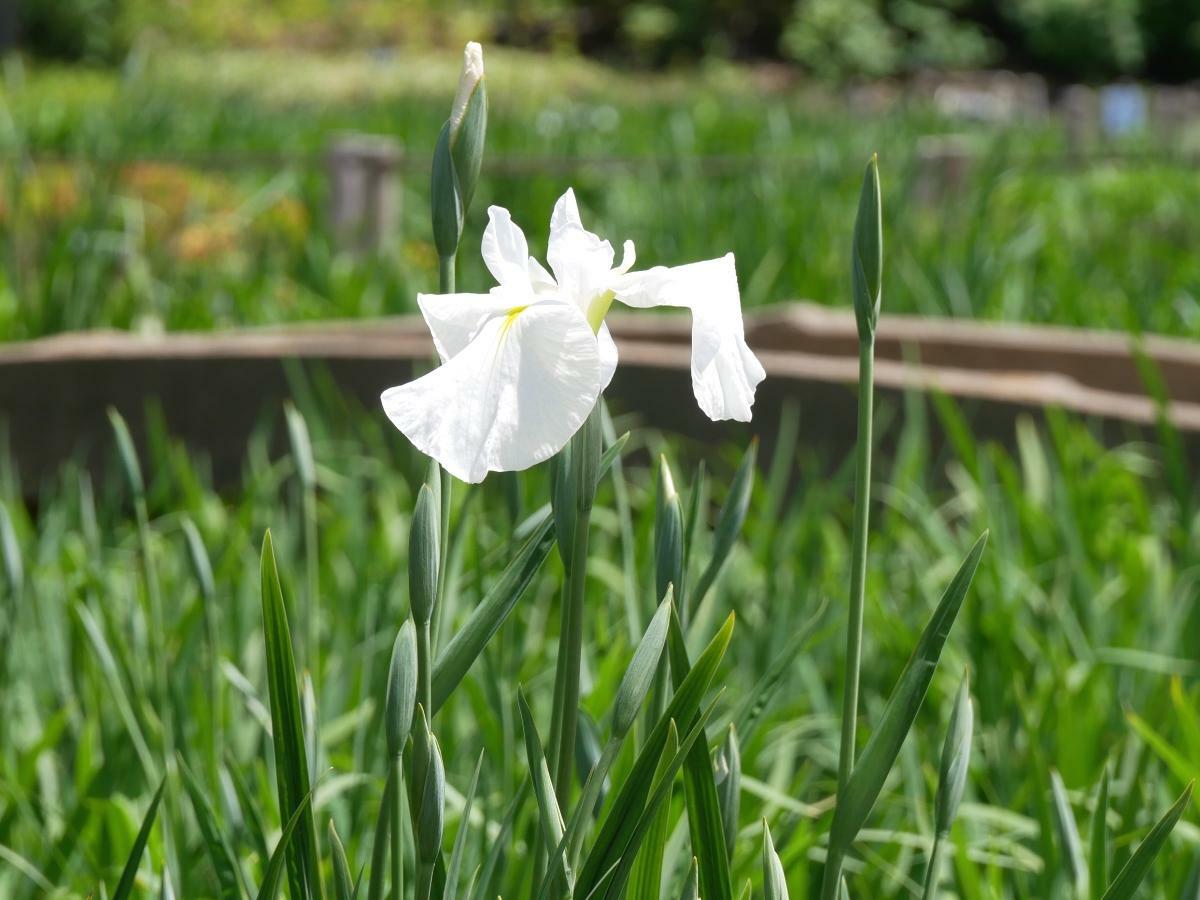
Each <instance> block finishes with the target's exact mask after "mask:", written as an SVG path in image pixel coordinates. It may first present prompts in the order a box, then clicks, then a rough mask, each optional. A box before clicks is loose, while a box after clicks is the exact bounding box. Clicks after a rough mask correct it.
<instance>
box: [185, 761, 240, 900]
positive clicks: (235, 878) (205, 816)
mask: <svg viewBox="0 0 1200 900" xmlns="http://www.w3.org/2000/svg"><path fill="white" fill-rule="evenodd" d="M178 762H179V772H180V774H181V775H182V776H183V786H184V788H185V789H186V790H187V793H188V798H189V799H190V800H191V801H192V810H193V811H194V812H195V813H196V824H197V825H198V826H199V827H200V836H201V837H202V838H203V839H204V846H205V849H207V851H208V858H209V860H211V861H212V865H213V870H214V871H215V872H216V873H217V884H218V885H219V886H220V891H221V894H220V896H221V897H225V898H229V897H234V898H236V897H243V896H246V895H248V894H249V891H248V889H247V888H246V884H245V882H244V881H243V876H242V870H241V867H240V866H238V861H237V857H236V856H235V855H234V852H233V846H232V845H231V844H230V843H229V838H228V837H226V835H225V833H224V831H222V829H221V826H220V824H219V823H218V822H217V814H216V812H215V811H214V810H213V808H212V804H211V803H209V802H208V798H207V797H205V796H204V789H203V788H202V787H201V786H200V782H199V781H197V780H196V776H195V774H193V772H192V770H191V769H190V768H188V765H187V763H186V762H184V761H183V758H182V757H179V758H178Z"/></svg>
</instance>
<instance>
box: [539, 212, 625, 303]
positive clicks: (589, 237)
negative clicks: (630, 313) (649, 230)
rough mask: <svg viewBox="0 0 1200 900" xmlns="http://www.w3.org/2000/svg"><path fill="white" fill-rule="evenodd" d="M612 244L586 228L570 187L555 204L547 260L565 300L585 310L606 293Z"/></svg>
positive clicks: (611, 259)
mask: <svg viewBox="0 0 1200 900" xmlns="http://www.w3.org/2000/svg"><path fill="white" fill-rule="evenodd" d="M614 256H615V254H614V253H613V248H612V244H610V243H609V242H608V241H606V240H603V239H601V238H600V237H598V236H597V235H595V234H592V233H591V232H590V231H588V230H587V229H585V228H584V227H583V224H582V223H581V222H580V220H579V206H578V204H576V202H575V192H574V191H573V190H571V189H570V188H568V189H567V192H566V193H565V194H563V195H562V196H561V197H560V198H559V199H558V202H557V203H556V204H555V205H554V214H553V215H551V217H550V240H549V243H548V245H547V249H546V259H547V261H548V262H549V263H550V268H551V269H552V270H553V272H554V277H555V278H556V279H558V285H559V288H560V289H561V291H562V294H563V296H564V297H567V298H570V299H572V300H574V301H575V303H576V304H577V305H579V306H580V307H581V308H582V309H584V310H585V311H586V308H587V306H588V304H589V303H591V301H592V300H594V299H595V298H596V297H597V296H599V295H600V294H602V293H603V292H604V291H605V290H606V289H607V287H608V282H609V281H610V280H611V277H610V276H611V273H612V268H613V258H614Z"/></svg>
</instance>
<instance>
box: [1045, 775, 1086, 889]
mask: <svg viewBox="0 0 1200 900" xmlns="http://www.w3.org/2000/svg"><path fill="white" fill-rule="evenodd" d="M1050 793H1051V797H1052V799H1053V800H1054V804H1053V807H1052V808H1053V810H1054V829H1055V831H1056V832H1058V847H1059V853H1060V855H1061V857H1062V862H1063V867H1064V868H1065V869H1066V870H1067V877H1068V878H1069V879H1070V880H1071V882H1072V884H1074V885H1075V894H1076V896H1079V897H1082V896H1084V895H1085V894H1086V893H1087V864H1086V863H1085V862H1084V860H1083V844H1082V843H1081V842H1080V840H1079V828H1078V826H1077V825H1076V824H1075V814H1074V813H1073V812H1072V811H1071V801H1070V800H1069V799H1068V798H1067V789H1066V787H1065V786H1064V785H1063V781H1062V777H1061V776H1060V775H1059V774H1058V772H1057V771H1056V770H1055V769H1051V770H1050Z"/></svg>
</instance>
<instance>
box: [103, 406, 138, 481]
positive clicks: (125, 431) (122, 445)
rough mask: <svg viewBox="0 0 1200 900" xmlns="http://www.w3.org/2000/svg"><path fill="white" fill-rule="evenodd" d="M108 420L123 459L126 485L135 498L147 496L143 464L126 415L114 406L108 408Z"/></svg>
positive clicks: (120, 456)
mask: <svg viewBox="0 0 1200 900" xmlns="http://www.w3.org/2000/svg"><path fill="white" fill-rule="evenodd" d="M108 421H109V424H111V425H112V430H113V437H114V438H115V439H116V441H117V456H118V457H119V458H120V460H121V473H122V474H123V475H124V476H125V486H126V487H127V488H128V489H129V493H130V494H131V495H133V496H134V497H135V498H142V497H145V496H146V482H145V481H144V480H143V479H142V466H141V464H140V463H139V462H138V455H137V450H136V449H134V446H133V437H132V436H131V435H130V434H129V426H128V425H126V424H125V417H124V416H122V415H121V414H120V413H119V412H117V410H116V409H115V408H113V407H111V406H110V407H109V408H108Z"/></svg>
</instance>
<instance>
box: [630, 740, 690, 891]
mask: <svg viewBox="0 0 1200 900" xmlns="http://www.w3.org/2000/svg"><path fill="white" fill-rule="evenodd" d="M671 726H672V727H671V728H670V730H669V731H668V732H667V742H666V744H665V745H664V746H663V752H662V756H661V757H660V758H659V761H658V767H657V768H656V769H655V771H654V783H657V782H659V781H661V780H662V779H663V778H664V777H665V776H666V773H667V766H668V765H670V763H671V760H672V759H674V758H675V754H676V753H678V752H679V732H678V731H677V730H676V729H675V727H674V722H672V723H671ZM670 835H671V804H670V803H664V804H663V805H662V806H660V807H659V808H658V809H657V810H656V811H655V813H654V821H653V823H651V825H650V829H649V830H648V831H647V832H646V837H645V839H644V840H643V841H642V846H641V847H640V848H639V849H638V852H637V859H635V860H634V863H633V871H632V872H631V873H630V875H629V896H630V897H657V896H659V894H660V892H661V891H662V870H663V855H664V854H665V853H666V849H667V839H668V838H669V837H670Z"/></svg>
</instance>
